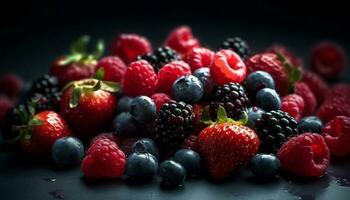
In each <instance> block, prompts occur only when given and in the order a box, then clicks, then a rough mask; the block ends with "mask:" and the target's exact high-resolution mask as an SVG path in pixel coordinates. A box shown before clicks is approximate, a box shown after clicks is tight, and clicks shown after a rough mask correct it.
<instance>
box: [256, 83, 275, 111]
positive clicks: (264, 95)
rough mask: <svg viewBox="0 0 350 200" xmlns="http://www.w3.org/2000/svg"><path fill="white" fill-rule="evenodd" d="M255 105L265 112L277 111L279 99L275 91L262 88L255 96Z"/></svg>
mask: <svg viewBox="0 0 350 200" xmlns="http://www.w3.org/2000/svg"><path fill="white" fill-rule="evenodd" d="M256 105H257V106H258V107H259V108H261V109H263V110H265V111H271V110H278V109H280V107H281V99H280V97H279V95H278V94H277V92H276V91H275V90H273V89H270V88H264V89H261V90H259V92H258V93H257V94H256Z"/></svg>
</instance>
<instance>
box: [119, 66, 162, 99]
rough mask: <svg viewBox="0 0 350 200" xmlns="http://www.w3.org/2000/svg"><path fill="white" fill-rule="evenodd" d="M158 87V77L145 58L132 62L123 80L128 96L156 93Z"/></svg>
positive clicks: (125, 92)
mask: <svg viewBox="0 0 350 200" xmlns="http://www.w3.org/2000/svg"><path fill="white" fill-rule="evenodd" d="M157 87H158V77H157V74H156V73H155V72H154V70H153V67H152V66H151V65H150V64H149V63H148V62H147V61H145V60H139V61H135V62H132V63H130V65H129V67H128V68H127V69H126V72H125V74H124V78H123V80H122V91H123V94H125V95H127V96H139V95H146V96H151V95H152V94H154V93H155V92H156V90H157Z"/></svg>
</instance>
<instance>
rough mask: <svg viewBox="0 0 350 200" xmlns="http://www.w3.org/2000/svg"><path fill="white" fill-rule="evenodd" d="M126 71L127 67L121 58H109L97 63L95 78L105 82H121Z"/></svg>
mask: <svg viewBox="0 0 350 200" xmlns="http://www.w3.org/2000/svg"><path fill="white" fill-rule="evenodd" d="M125 71H126V65H125V64H124V62H123V61H122V60H121V59H120V58H119V57H117V56H107V57H104V58H102V59H101V60H100V61H99V62H98V63H97V67H96V72H95V73H96V74H95V76H97V77H98V78H99V79H101V80H105V81H113V82H120V81H121V80H122V78H123V76H124V74H125Z"/></svg>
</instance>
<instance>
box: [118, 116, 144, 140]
mask: <svg viewBox="0 0 350 200" xmlns="http://www.w3.org/2000/svg"><path fill="white" fill-rule="evenodd" d="M113 127H114V130H115V131H116V132H117V134H118V135H122V136H130V135H134V134H136V133H137V131H138V127H139V124H138V123H137V121H136V120H135V118H134V117H133V116H132V115H131V114H130V113H128V112H122V113H120V114H119V115H117V117H115V118H114V120H113Z"/></svg>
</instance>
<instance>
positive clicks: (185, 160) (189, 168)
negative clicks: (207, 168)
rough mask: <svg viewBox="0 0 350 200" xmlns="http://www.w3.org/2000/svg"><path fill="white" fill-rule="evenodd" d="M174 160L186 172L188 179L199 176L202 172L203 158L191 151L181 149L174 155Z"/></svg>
mask: <svg viewBox="0 0 350 200" xmlns="http://www.w3.org/2000/svg"><path fill="white" fill-rule="evenodd" d="M174 160H175V161H176V162H178V163H180V164H181V165H182V166H183V167H184V168H185V170H186V175H187V177H195V176H198V175H199V173H200V170H201V157H200V156H199V154H198V153H197V152H195V151H192V150H190V149H180V150H179V151H177V152H176V153H175V155H174Z"/></svg>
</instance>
